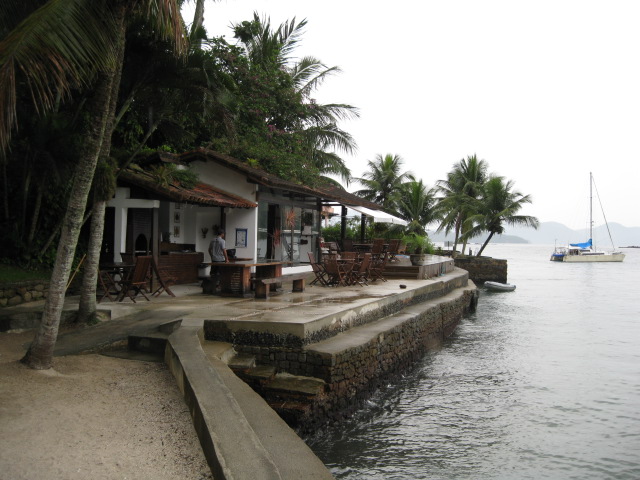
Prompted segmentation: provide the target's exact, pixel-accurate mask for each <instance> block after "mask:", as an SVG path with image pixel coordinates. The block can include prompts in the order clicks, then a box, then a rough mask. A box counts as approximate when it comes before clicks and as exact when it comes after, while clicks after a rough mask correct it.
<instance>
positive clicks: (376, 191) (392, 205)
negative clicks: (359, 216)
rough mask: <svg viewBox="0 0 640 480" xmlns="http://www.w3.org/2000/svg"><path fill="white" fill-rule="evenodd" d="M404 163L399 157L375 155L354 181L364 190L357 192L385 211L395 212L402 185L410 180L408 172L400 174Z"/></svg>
mask: <svg viewBox="0 0 640 480" xmlns="http://www.w3.org/2000/svg"><path fill="white" fill-rule="evenodd" d="M403 163H404V161H403V160H402V157H400V155H392V154H390V153H387V154H386V155H384V156H382V155H381V154H378V155H376V158H375V159H374V160H368V161H367V171H366V172H365V173H364V174H363V176H362V177H361V178H356V179H355V180H356V181H358V182H359V183H360V184H362V185H363V186H364V187H365V188H363V189H361V190H358V191H357V192H355V193H356V195H360V196H362V197H364V198H366V199H367V200H371V201H372V202H376V203H378V204H380V205H382V206H383V207H384V208H386V209H390V210H396V205H397V202H398V199H399V197H400V192H401V189H402V184H403V182H404V181H405V180H407V179H409V178H410V174H409V173H408V172H401V169H402V164H403Z"/></svg>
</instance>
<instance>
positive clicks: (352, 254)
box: [340, 252, 358, 260]
mask: <svg viewBox="0 0 640 480" xmlns="http://www.w3.org/2000/svg"><path fill="white" fill-rule="evenodd" d="M340 258H342V259H344V260H355V259H356V258H358V254H357V253H356V252H342V253H341V254H340Z"/></svg>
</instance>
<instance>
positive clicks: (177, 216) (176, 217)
mask: <svg viewBox="0 0 640 480" xmlns="http://www.w3.org/2000/svg"><path fill="white" fill-rule="evenodd" d="M173 223H180V212H173Z"/></svg>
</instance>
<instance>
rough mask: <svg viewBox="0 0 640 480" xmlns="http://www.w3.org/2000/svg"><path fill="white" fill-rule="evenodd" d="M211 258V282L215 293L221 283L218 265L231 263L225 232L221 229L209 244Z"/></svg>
mask: <svg viewBox="0 0 640 480" xmlns="http://www.w3.org/2000/svg"><path fill="white" fill-rule="evenodd" d="M209 256H210V257H211V263H212V265H211V281H212V282H213V293H215V292H216V290H217V289H218V284H219V283H220V267H218V266H216V263H229V256H228V255H227V248H226V243H225V241H224V230H222V229H219V230H218V231H217V232H216V236H215V238H214V239H213V240H211V243H210V244H209Z"/></svg>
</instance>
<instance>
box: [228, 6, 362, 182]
mask: <svg viewBox="0 0 640 480" xmlns="http://www.w3.org/2000/svg"><path fill="white" fill-rule="evenodd" d="M306 25H307V21H306V19H305V20H302V21H300V22H298V23H296V19H295V18H293V19H292V20H290V21H289V22H285V23H283V24H281V25H280V26H278V27H277V28H276V29H275V30H274V29H272V27H271V22H270V19H269V18H262V19H261V18H260V17H259V16H258V14H257V13H254V14H253V20H251V21H245V22H242V23H240V24H236V25H235V26H234V33H235V37H236V38H237V39H238V40H239V41H240V43H241V45H242V46H243V48H244V50H245V52H246V55H247V57H248V59H249V61H250V64H251V65H252V67H253V68H258V69H261V70H262V71H263V72H269V71H273V72H281V73H282V72H284V73H286V74H287V75H288V77H289V79H290V81H291V87H292V89H293V94H294V96H296V97H298V98H299V101H300V103H301V106H302V107H303V111H302V112H301V111H300V110H299V109H296V111H292V112H284V115H283V112H282V111H278V112H273V113H274V115H272V116H270V115H268V114H267V116H266V118H265V121H266V123H267V124H269V125H274V126H276V127H277V128H278V129H279V130H282V131H285V132H288V133H290V134H292V135H298V136H300V137H301V138H302V139H303V141H302V143H303V145H304V147H303V148H304V152H305V156H307V157H308V160H309V161H310V163H311V165H313V166H314V167H315V168H316V169H317V170H318V172H319V173H320V174H335V175H339V176H340V177H342V179H343V180H344V181H345V182H346V183H348V182H349V180H350V178H351V172H350V170H349V168H348V167H347V165H346V163H345V162H344V160H343V159H342V158H340V156H339V155H338V154H337V153H335V152H333V151H332V150H338V151H341V152H345V153H348V154H351V153H353V152H354V151H355V150H356V149H357V145H356V142H355V140H354V139H353V137H352V136H351V135H350V134H349V133H347V132H346V131H344V130H342V129H341V128H339V127H338V123H339V122H340V121H342V120H347V119H353V118H357V117H358V116H359V113H358V110H357V109H356V108H355V107H353V106H351V105H347V104H338V103H331V104H318V103H317V102H316V101H315V100H314V99H313V98H312V94H313V92H314V91H316V90H317V89H318V88H319V87H320V85H321V84H322V83H323V82H324V81H325V80H326V79H327V78H328V77H329V76H331V75H334V74H336V73H340V69H339V68H338V67H336V66H334V67H328V66H326V65H325V64H323V63H322V62H321V61H320V60H318V59H316V58H314V57H311V56H306V57H303V58H302V59H300V60H298V61H294V60H293V59H292V57H291V54H292V52H293V51H294V50H295V48H296V47H297V46H298V44H299V43H300V40H301V37H302V33H303V30H304V27H305V26H306Z"/></svg>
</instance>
